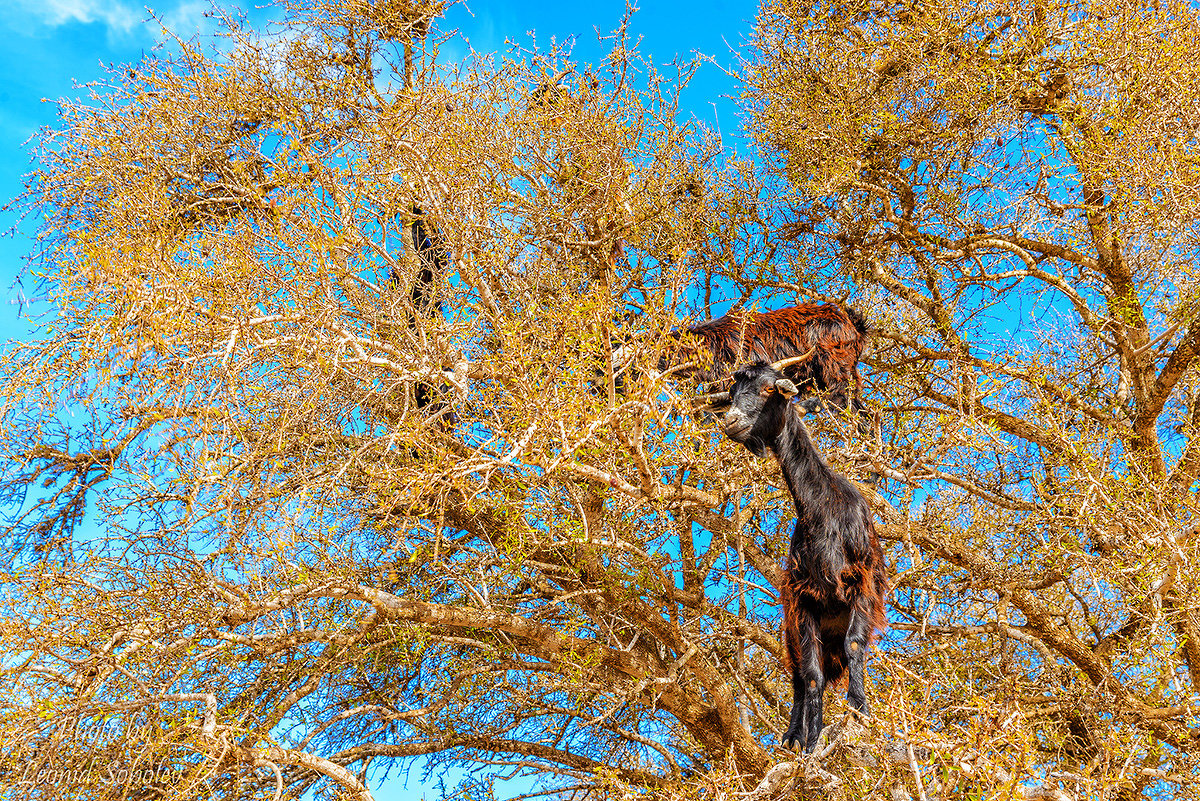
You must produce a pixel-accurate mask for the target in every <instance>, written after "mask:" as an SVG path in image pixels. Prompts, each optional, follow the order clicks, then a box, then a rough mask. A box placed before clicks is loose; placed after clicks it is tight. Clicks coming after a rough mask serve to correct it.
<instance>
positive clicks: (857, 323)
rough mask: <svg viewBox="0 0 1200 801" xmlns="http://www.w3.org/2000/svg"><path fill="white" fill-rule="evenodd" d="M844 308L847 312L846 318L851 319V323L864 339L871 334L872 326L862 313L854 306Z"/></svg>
mask: <svg viewBox="0 0 1200 801" xmlns="http://www.w3.org/2000/svg"><path fill="white" fill-rule="evenodd" d="M842 308H843V309H845V310H846V316H847V317H849V318H850V322H852V323H854V327H855V328H856V329H857V330H858V333H860V334H862V336H864V337H867V336H869V335H870V334H871V326H869V325H868V324H867V318H865V317H863V315H862V312H860V311H859V310H858V309H856V308H854V307H853V306H843V307H842Z"/></svg>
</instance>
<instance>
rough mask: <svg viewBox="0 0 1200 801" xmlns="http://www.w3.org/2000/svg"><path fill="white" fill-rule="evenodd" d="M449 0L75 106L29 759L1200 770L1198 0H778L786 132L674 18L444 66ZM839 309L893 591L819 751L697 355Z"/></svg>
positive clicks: (11, 484)
mask: <svg viewBox="0 0 1200 801" xmlns="http://www.w3.org/2000/svg"><path fill="white" fill-rule="evenodd" d="M441 10H442V9H441V6H440V5H438V4H430V5H422V4H419V3H412V2H396V1H395V0H392V1H391V2H377V3H368V2H366V0H313V1H312V2H305V3H297V4H291V3H289V4H288V5H287V6H286V8H284V9H283V17H284V21H283V22H282V23H280V24H279V26H278V27H277V28H273V29H268V30H261V31H256V30H252V29H251V28H250V27H248V26H247V25H245V24H244V23H243V22H242V21H240V20H239V19H237V18H235V17H228V18H226V19H225V34H226V35H225V36H224V37H223V38H222V39H220V40H219V42H218V43H216V44H214V43H204V42H178V43H177V45H176V49H175V55H173V56H171V57H166V56H162V57H158V58H150V59H147V60H145V61H143V62H142V63H139V64H136V65H130V66H127V67H121V68H119V69H116V70H114V71H113V72H112V74H111V76H110V81H109V82H108V83H107V84H105V85H101V86H96V87H94V88H93V91H92V94H91V95H90V96H89V97H87V98H84V99H82V100H80V101H78V102H73V103H65V104H64V105H63V106H62V110H61V114H62V119H61V124H60V125H59V126H58V127H57V128H56V129H55V130H51V131H47V132H45V134H44V135H43V137H42V138H41V139H40V141H39V143H38V147H37V154H36V155H37V158H38V164H39V168H38V170H37V172H36V173H35V174H34V176H33V177H32V179H31V181H30V183H29V186H28V189H27V191H26V193H25V195H24V196H22V197H21V198H19V199H17V201H16V205H17V206H18V207H19V208H21V209H22V210H24V211H26V212H28V213H31V214H36V215H37V217H38V219H39V220H42V221H44V222H42V230H41V234H40V236H41V239H40V242H39V246H40V248H41V249H42V250H41V254H42V255H41V256H40V258H39V259H38V260H37V262H36V263H35V265H34V267H33V268H32V269H33V271H34V272H35V273H36V274H37V277H38V279H39V280H40V281H43V282H44V284H45V286H46V288H47V292H48V293H49V295H50V296H51V297H52V298H53V299H54V304H55V307H54V310H53V312H52V313H51V314H50V315H48V316H47V317H46V318H44V319H42V320H40V321H39V323H40V328H39V332H40V333H39V335H38V336H37V337H36V338H34V339H32V340H30V341H27V342H22V343H11V344H10V345H9V346H8V348H7V349H6V351H5V354H4V358H3V362H2V370H3V373H2V375H3V383H2V384H0V387H2V389H0V413H2V414H3V426H2V428H0V448H2V449H3V453H4V455H5V463H4V470H3V473H0V498H3V500H4V502H5V503H6V505H7V507H8V510H9V517H8V522H7V524H6V526H5V528H4V538H3V542H4V545H5V548H6V551H5V565H6V567H5V569H4V571H3V574H2V575H3V583H2V585H0V586H3V598H4V615H3V616H0V642H2V643H3V648H4V652H5V653H6V657H5V659H4V661H3V671H4V678H5V682H4V689H3V691H0V709H3V714H0V742H2V743H3V744H4V745H5V749H4V752H5V753H4V756H3V757H0V787H4V788H5V790H6V791H10V792H21V793H23V794H25V795H28V796H30V797H39V798H47V799H57V798H64V799H65V798H95V799H115V798H148V797H157V796H155V795H154V794H155V793H157V794H158V795H160V796H161V797H170V798H179V799H186V798H281V797H289V798H292V797H294V798H299V797H301V795H302V794H303V793H305V792H306V791H309V790H315V791H316V792H317V793H318V794H324V795H325V797H330V798H334V797H339V798H355V799H362V800H363V801H365V800H366V799H369V798H372V797H373V796H372V788H373V787H375V786H377V784H378V782H379V781H380V778H381V777H382V776H384V775H385V774H386V773H387V772H388V771H389V770H391V771H395V770H400V769H403V768H404V767H405V766H407V765H410V764H413V760H414V758H422V759H423V761H422V762H421V763H420V764H422V765H423V766H425V769H426V770H428V771H430V772H431V773H433V774H435V775H437V774H441V773H442V771H444V770H446V769H448V768H450V767H451V766H453V767H456V768H457V769H458V771H459V772H457V773H454V774H452V775H454V776H456V777H461V781H462V784H461V785H458V786H452V785H447V786H446V788H445V795H446V796H447V797H451V796H454V795H456V794H460V795H462V796H463V797H471V798H474V797H488V794H489V793H490V791H491V788H492V783H493V782H494V781H497V780H499V779H502V778H506V777H513V776H531V777H534V779H535V780H536V785H535V786H536V790H537V792H544V793H545V794H548V795H555V794H558V795H562V796H563V797H566V796H569V795H571V796H574V795H578V796H580V797H582V796H585V795H587V796H591V797H608V796H613V797H622V798H624V797H630V796H634V795H647V796H651V797H656V798H673V799H674V798H677V799H684V798H699V797H701V796H706V797H715V798H731V797H733V796H734V795H735V794H738V793H751V792H752V791H754V788H755V787H756V786H759V788H760V789H759V790H758V791H757V792H756V793H755V794H753V797H766V795H767V794H769V793H775V794H778V793H784V792H788V793H793V794H796V795H797V796H798V797H809V796H822V797H835V798H864V797H867V798H874V797H889V794H890V797H905V796H908V797H916V798H922V799H932V798H935V797H936V798H970V797H979V798H983V797H987V798H991V797H1001V795H1002V794H1003V795H1004V796H1005V797H1010V796H1011V797H1018V798H1083V797H1087V798H1111V799H1122V801H1125V800H1126V799H1135V798H1168V797H1187V796H1189V795H1191V794H1196V793H1197V792H1200V780H1198V779H1197V778H1196V776H1197V775H1198V774H1200V770H1198V767H1200V766H1198V764H1197V755H1200V743H1198V742H1197V740H1198V739H1200V725H1197V723H1196V718H1197V713H1200V697H1198V693H1200V639H1198V635H1200V612H1198V610H1197V605H1196V604H1197V602H1196V601H1195V600H1194V599H1195V598H1196V597H1197V596H1198V589H1200V588H1198V587H1197V582H1198V581H1200V575H1198V574H1197V569H1196V563H1197V553H1196V550H1197V547H1198V546H1197V539H1198V538H1197V536H1196V521H1195V511H1196V500H1195V495H1194V491H1195V484H1196V481H1197V479H1198V477H1200V476H1198V475H1197V474H1198V473H1200V410H1198V409H1197V403H1196V398H1197V394H1198V393H1200V372H1198V371H1197V369H1196V365H1195V364H1194V362H1195V359H1196V355H1197V352H1198V350H1200V322H1197V315H1196V312H1195V308H1196V304H1195V301H1194V298H1195V297H1196V293H1197V284H1196V281H1195V278H1194V275H1195V266H1196V265H1195V263H1194V259H1195V257H1194V251H1195V247H1196V241H1195V240H1196V237H1197V236H1198V235H1200V194H1198V187H1200V180H1198V178H1200V167H1198V166H1197V161H1196V157H1195V153H1196V152H1197V146H1198V145H1200V142H1197V127H1196V126H1197V121H1198V120H1200V113H1198V112H1200V80H1198V79H1197V77H1198V76H1197V74H1196V71H1197V70H1198V69H1200V67H1198V66H1197V64H1196V63H1195V61H1194V60H1193V59H1190V58H1189V51H1190V48H1191V47H1192V46H1193V45H1192V40H1193V39H1194V33H1195V31H1196V30H1197V29H1198V26H1200V19H1198V14H1197V12H1196V10H1195V9H1194V8H1193V7H1192V6H1190V5H1188V4H1186V3H1169V2H1168V3H1161V2H1156V3H1153V4H1150V3H1136V2H1129V3H1126V2H1114V3H1087V2H1069V1H1068V0H1062V2H1049V0H1038V2H1035V3H1033V4H1031V5H1030V6H1029V7H1028V8H1023V9H1015V8H1013V7H1011V6H1010V5H1008V4H990V3H987V2H984V3H977V2H973V3H959V2H954V1H951V2H944V3H933V2H928V3H927V2H920V3H916V4H913V3H890V2H879V1H878V0H872V1H871V2H867V1H866V0H863V1H861V2H860V1H858V0H853V1H852V2H845V3H840V2H839V3H809V2H799V1H797V0H767V2H766V3H765V4H764V6H763V8H762V10H761V14H760V17H759V21H758V27H757V32H756V35H755V38H754V40H753V41H752V42H751V43H750V45H749V50H750V55H749V58H748V60H747V61H746V62H745V74H744V75H743V76H742V77H743V79H744V94H743V97H742V101H743V105H744V109H745V115H746V116H745V130H746V132H747V134H748V136H750V137H752V139H753V142H754V147H753V148H751V149H748V150H747V151H746V152H744V153H742V154H741V155H740V156H739V155H737V154H734V153H732V152H730V151H729V150H728V149H726V148H725V147H724V146H723V145H722V143H721V142H720V140H719V139H718V138H717V137H716V136H714V135H713V134H712V133H710V132H709V131H707V130H706V129H705V128H704V127H703V126H701V125H698V124H697V123H695V122H694V121H689V120H688V119H686V117H684V115H682V114H681V113H680V109H679V104H678V91H679V89H680V88H681V87H682V86H683V85H685V84H686V82H687V80H688V78H689V76H690V74H691V72H690V71H691V70H692V69H694V65H685V66H684V67H683V68H681V69H680V70H679V71H678V72H677V74H671V75H665V74H663V73H662V72H661V71H659V69H656V68H655V67H654V66H653V65H651V64H648V63H646V62H645V61H644V60H642V59H641V58H640V57H639V55H638V53H637V52H636V47H635V46H634V44H633V43H632V42H631V41H630V40H629V39H628V37H627V36H626V35H625V27H624V25H620V26H618V27H617V30H616V33H615V34H614V35H613V38H612V40H611V52H610V55H609V56H608V57H607V59H605V60H604V61H602V62H600V63H596V64H581V63H573V62H571V61H570V60H569V59H567V58H566V56H565V54H563V53H561V52H557V51H553V50H552V51H534V50H528V49H524V48H521V47H517V46H514V47H513V48H512V49H511V50H510V51H508V52H505V53H502V54H496V55H494V56H489V57H487V58H483V57H473V58H471V59H468V60H466V61H464V62H462V63H456V64H450V63H447V62H446V61H445V60H444V59H439V47H440V45H441V43H443V42H444V37H446V36H449V35H451V33H452V32H445V31H443V30H442V29H441V28H439V24H438V15H439V13H440V11H441ZM618 23H619V21H614V25H617V24H618ZM417 219H419V220H421V221H422V223H423V224H424V225H425V226H426V231H428V232H432V236H433V237H434V238H435V239H436V242H435V245H436V247H437V248H439V252H440V254H441V255H442V256H443V257H444V261H445V274H444V275H440V276H439V275H433V276H432V278H433V281H432V283H431V284H430V285H429V287H430V291H431V292H433V293H434V295H435V297H436V301H437V303H433V304H428V303H422V302H419V299H418V300H414V294H413V292H412V289H413V287H414V285H415V284H416V283H417V282H418V278H419V276H420V272H421V270H422V269H427V268H428V267H429V263H428V262H423V261H422V259H421V256H420V254H419V253H418V252H417V251H416V249H415V248H414V247H413V243H412V241H411V236H410V232H409V228H410V226H411V225H412V224H413V222H414V220H417ZM427 277H428V274H427ZM803 300H821V301H826V300H836V301H840V302H845V303H849V304H852V305H853V306H854V307H856V308H857V309H858V310H859V311H860V312H862V313H863V315H864V316H865V317H866V318H867V320H868V322H869V323H870V325H871V326H872V328H873V329H874V330H873V334H872V337H873V351H872V352H871V353H870V355H868V357H867V363H866V365H865V368H864V375H865V386H864V387H863V388H862V390H863V395H864V398H865V400H866V401H867V403H868V404H869V405H870V406H871V407H872V408H873V409H875V410H876V411H877V413H878V418H879V423H880V425H879V429H880V436H879V437H878V438H877V439H873V438H870V437H862V436H859V435H857V433H856V432H855V430H854V429H855V427H854V426H853V425H850V424H847V422H846V421H845V420H841V419H838V418H836V417H829V416H825V417H821V418H819V419H816V420H814V421H813V425H814V426H815V427H816V428H818V429H819V432H820V436H821V441H822V443H823V445H824V447H825V450H826V453H827V455H828V457H829V459H830V461H831V462H832V463H833V464H834V465H835V466H836V467H837V468H838V469H839V470H841V471H842V472H844V473H846V474H847V475H849V476H850V477H851V478H852V479H855V480H858V481H860V482H861V481H864V480H866V479H867V478H868V477H869V476H871V475H872V474H877V475H879V476H880V481H879V484H878V486H877V487H876V488H875V489H872V488H870V487H869V486H868V485H867V484H863V485H862V486H863V491H864V493H865V494H866V495H867V496H868V498H869V500H870V502H871V504H872V507H873V509H874V511H875V513H876V516H877V520H878V524H879V525H878V527H879V531H880V533H881V536H882V537H883V538H884V539H885V541H886V545H887V549H888V559H889V562H890V563H891V565H892V572H893V576H892V581H893V585H894V594H893V598H892V604H891V606H890V612H889V631H888V632H887V633H886V634H885V635H884V637H883V639H882V642H881V643H880V645H879V646H878V648H877V649H876V651H875V652H874V654H873V656H872V658H871V660H870V662H869V663H868V672H869V674H870V676H869V679H868V688H867V692H868V697H869V698H870V699H871V701H872V713H873V714H872V716H871V717H870V719H868V720H866V721H861V722H854V721H850V720H848V719H847V720H842V719H841V715H842V713H843V712H844V711H845V702H844V699H841V698H834V696H836V695H837V694H836V693H835V694H834V696H831V699H832V707H831V714H830V715H829V716H828V717H829V718H830V719H833V720H835V721H837V722H836V725H835V728H834V729H833V730H831V731H830V734H831V741H830V744H829V746H828V747H825V748H823V749H819V754H818V758H817V760H815V761H814V762H811V763H804V764H792V763H789V762H787V760H788V759H789V757H788V756H787V754H785V753H783V752H780V751H777V746H776V744H777V743H778V740H779V735H780V733H781V732H782V729H783V727H784V726H785V725H786V723H785V710H786V708H787V707H786V702H787V701H788V700H789V699H788V694H789V689H790V688H789V687H788V682H787V679H786V677H785V676H783V675H782V672H781V670H780V668H779V666H778V657H779V653H780V645H779V641H778V636H777V627H778V616H779V612H778V609H777V605H776V586H777V583H778V575H777V574H778V567H777V565H778V561H779V558H780V556H781V555H782V553H783V549H784V547H785V545H786V542H787V538H788V535H789V532H790V523H791V518H792V514H793V510H792V508H791V505H790V500H789V498H788V496H787V493H786V492H785V491H782V490H781V488H780V487H779V484H780V480H779V476H778V473H777V468H776V465H775V463H774V460H770V459H765V460H759V459H754V458H752V457H751V456H750V455H749V454H748V453H746V452H745V451H744V449H742V448H740V447H739V446H735V445H734V444H733V443H730V442H727V441H725V440H724V439H723V438H722V437H720V436H719V434H718V432H717V431H716V428H715V426H714V425H713V422H712V419H711V417H707V416H705V415H703V414H697V413H695V409H694V407H695V404H694V403H693V402H692V401H691V399H690V396H692V395H694V394H696V392H697V388H696V387H695V386H694V385H693V384H689V383H688V382H687V381H685V380H675V379H674V378H672V376H670V375H661V374H660V372H659V370H660V369H661V364H660V355H661V353H662V350H663V346H664V344H665V343H666V342H667V340H668V339H669V337H670V332H671V331H672V330H673V329H675V328H677V327H678V326H679V325H681V323H682V322H683V321H686V320H689V319H701V318H703V317H708V316H712V315H714V314H719V313H722V312H724V311H726V310H727V309H729V308H730V307H733V308H743V307H746V308H758V309H767V308H776V307H779V306H782V305H786V304H789V303H795V302H800V301H803ZM614 356H616V357H618V358H614ZM419 399H420V400H421V401H422V402H420V403H419V402H418V400H419ZM427 399H431V400H432V402H429V403H425V402H424V401H425V400H427ZM777 763H783V767H784V769H783V770H781V769H780V768H779V767H778V766H777ZM773 766H776V767H775V768H773ZM114 771H116V772H117V773H114ZM119 771H125V773H119ZM137 776H141V777H149V778H146V779H145V780H137V781H134V780H131V778H130V777H137ZM122 777H123V779H122ZM764 777H767V780H766V781H765V782H764V783H763V784H762V785H760V782H763V780H764ZM785 784H786V786H785ZM17 788H19V790H18V789H17Z"/></svg>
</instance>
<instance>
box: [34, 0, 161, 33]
mask: <svg viewBox="0 0 1200 801" xmlns="http://www.w3.org/2000/svg"><path fill="white" fill-rule="evenodd" d="M20 5H21V6H22V7H23V8H24V9H25V10H26V11H27V12H29V13H30V14H32V15H33V16H34V17H37V18H38V19H40V20H42V21H43V22H45V23H46V24H47V25H53V26H58V25H64V24H66V23H68V22H84V23H91V22H101V23H103V24H104V25H106V26H107V27H108V28H109V29H111V30H114V31H123V32H126V33H128V32H129V31H131V30H133V28H134V27H135V26H137V25H140V24H141V22H142V19H143V18H144V17H145V16H146V14H145V11H144V10H142V9H141V8H140V7H137V6H132V5H128V4H126V3H123V2H121V0H20Z"/></svg>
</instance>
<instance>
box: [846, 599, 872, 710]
mask: <svg viewBox="0 0 1200 801" xmlns="http://www.w3.org/2000/svg"><path fill="white" fill-rule="evenodd" d="M867 603H868V601H867V599H866V598H865V597H863V596H862V595H859V596H858V597H857V598H855V599H854V603H853V605H851V607H850V622H849V624H848V626H847V627H846V641H845V648H846V669H847V671H848V673H849V686H848V687H847V689H846V700H848V701H849V702H850V706H851V707H852V708H854V709H856V710H858V711H859V712H860V713H862V714H863V715H869V714H871V710H870V708H869V707H868V706H867V691H866V687H865V686H864V678H863V673H864V663H865V662H866V656H867V643H868V642H870V638H871V629H872V624H871V615H870V612H869V610H868V609H867V608H866V605H867Z"/></svg>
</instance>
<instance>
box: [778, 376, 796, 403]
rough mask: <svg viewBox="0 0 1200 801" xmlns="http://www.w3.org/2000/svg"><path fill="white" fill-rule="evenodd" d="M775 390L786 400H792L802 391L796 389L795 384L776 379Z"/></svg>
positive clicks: (786, 380) (784, 379)
mask: <svg viewBox="0 0 1200 801" xmlns="http://www.w3.org/2000/svg"><path fill="white" fill-rule="evenodd" d="M775 389H777V390H779V394H780V395H782V396H783V397H785V398H791V397H793V396H795V394H796V393H797V392H799V391H800V390H798V389H796V385H795V384H793V383H792V382H791V381H789V380H788V379H786V378H777V379H775Z"/></svg>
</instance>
